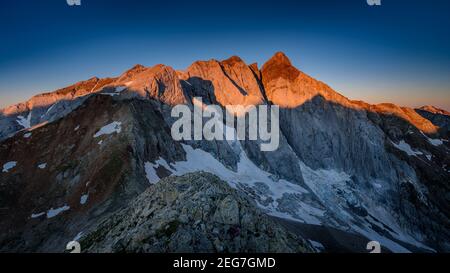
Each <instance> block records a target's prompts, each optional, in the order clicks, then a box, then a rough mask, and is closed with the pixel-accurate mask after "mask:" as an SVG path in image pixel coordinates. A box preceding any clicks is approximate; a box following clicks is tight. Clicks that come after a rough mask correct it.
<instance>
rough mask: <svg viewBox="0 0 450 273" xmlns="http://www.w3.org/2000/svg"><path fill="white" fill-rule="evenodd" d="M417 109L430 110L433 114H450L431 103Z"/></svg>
mask: <svg viewBox="0 0 450 273" xmlns="http://www.w3.org/2000/svg"><path fill="white" fill-rule="evenodd" d="M417 110H423V111H427V112H430V113H433V114H440V115H446V116H450V112H448V111H446V110H444V109H440V108H438V107H435V106H432V105H425V106H422V107H420V108H418V109H417Z"/></svg>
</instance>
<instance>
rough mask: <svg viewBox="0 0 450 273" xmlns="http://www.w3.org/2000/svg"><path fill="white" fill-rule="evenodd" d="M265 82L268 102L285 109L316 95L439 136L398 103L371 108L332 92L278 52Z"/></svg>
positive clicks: (266, 71)
mask: <svg viewBox="0 0 450 273" xmlns="http://www.w3.org/2000/svg"><path fill="white" fill-rule="evenodd" d="M261 75H262V81H263V85H264V88H265V91H266V95H267V98H268V100H269V101H271V102H272V103H274V104H277V105H280V106H281V107H284V108H295V107H299V106H301V105H302V104H304V103H305V102H307V101H310V100H312V99H313V98H314V97H316V96H321V97H323V98H324V99H326V100H327V101H328V102H332V103H336V104H339V105H342V106H345V107H347V108H352V109H355V110H363V111H371V112H375V113H379V114H386V115H395V116H397V117H399V118H401V119H404V120H405V121H408V122H409V123H411V124H412V125H414V126H415V127H417V128H418V129H419V130H421V131H423V132H425V133H429V134H432V133H436V132H437V127H436V126H434V125H433V124H432V123H431V122H430V121H429V120H427V119H425V118H423V117H422V116H420V115H419V114H417V113H416V111H414V109H412V108H408V107H399V106H397V105H395V104H388V103H383V104H378V105H370V104H368V103H365V102H362V101H352V100H349V99H348V98H346V97H344V96H342V95H340V94H339V93H337V92H335V91H334V90H333V89H331V88H330V87H329V86H328V85H326V84H324V83H322V82H320V81H318V80H316V79H314V78H312V77H310V76H308V75H306V74H305V73H303V72H301V71H299V70H298V69H297V68H295V67H294V66H292V64H291V62H290V60H289V59H288V58H287V57H286V55H284V54H283V53H281V52H278V53H276V54H275V55H274V56H273V57H272V58H271V59H270V60H269V61H268V62H266V63H265V64H264V66H263V67H262V69H261Z"/></svg>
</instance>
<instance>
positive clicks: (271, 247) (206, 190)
mask: <svg viewBox="0 0 450 273" xmlns="http://www.w3.org/2000/svg"><path fill="white" fill-rule="evenodd" d="M80 242H81V246H82V249H83V251H85V252H133V253H135V252H184V253H186V252H196V253H197V252H200V253H206V252H263V253H268V252H277V253H300V252H313V248H312V247H311V246H310V244H309V242H307V241H306V240H304V239H302V238H300V237H297V236H295V235H294V234H292V233H290V232H288V231H286V230H285V229H284V228H282V227H281V226H280V225H279V224H278V223H276V222H274V221H273V220H272V219H270V218H269V217H268V216H267V215H264V214H263V213H261V212H260V211H258V209H256V207H255V204H254V201H252V200H250V199H248V198H247V197H245V196H244V195H242V194H241V193H239V192H237V191H236V190H234V189H232V188H231V187H230V186H229V185H228V184H227V183H226V182H224V181H221V180H220V179H219V178H217V177H216V176H214V175H211V174H209V173H204V172H199V173H192V174H186V175H184V176H180V177H169V178H165V179H163V180H161V181H160V182H159V183H157V184H156V185H154V186H151V187H149V188H148V189H147V190H146V191H145V192H144V193H142V194H141V195H140V196H138V197H137V198H136V200H134V201H133V202H132V203H131V204H130V205H129V207H127V208H124V209H123V210H121V211H119V212H117V213H115V214H114V215H113V216H111V217H110V218H108V219H106V220H105V221H104V222H102V223H100V224H99V225H98V226H96V227H94V228H93V230H92V231H90V232H89V233H87V234H86V235H83V236H82V238H81V240H80Z"/></svg>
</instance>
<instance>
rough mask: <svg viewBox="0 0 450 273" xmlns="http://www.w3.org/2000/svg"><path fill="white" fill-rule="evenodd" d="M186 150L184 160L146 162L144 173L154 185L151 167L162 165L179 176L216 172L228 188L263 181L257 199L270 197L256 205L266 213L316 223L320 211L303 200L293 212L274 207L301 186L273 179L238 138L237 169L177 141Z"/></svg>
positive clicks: (156, 177) (153, 174) (251, 184)
mask: <svg viewBox="0 0 450 273" xmlns="http://www.w3.org/2000/svg"><path fill="white" fill-rule="evenodd" d="M181 145H182V147H183V149H184V151H185V152H186V161H177V162H175V163H173V164H170V165H169V164H168V163H167V161H166V160H165V159H163V158H159V159H158V160H157V161H156V162H155V163H151V162H146V163H145V172H146V175H147V179H148V180H149V181H150V183H152V184H154V183H157V182H158V181H159V180H160V177H159V176H158V175H157V174H156V171H155V168H158V167H159V166H163V167H164V168H166V169H167V170H168V171H170V172H172V175H177V176H179V175H183V174H186V173H191V172H196V171H205V172H209V173H212V174H215V175H217V176H218V177H219V178H220V179H222V180H224V181H226V182H227V183H228V184H229V185H230V186H231V187H232V188H235V189H238V187H242V185H245V186H247V187H249V188H253V189H255V188H257V187H258V185H261V184H264V185H265V186H267V190H266V191H265V193H264V195H261V196H260V197H261V200H267V199H269V197H270V198H271V199H272V200H273V201H272V202H269V203H268V204H265V205H263V204H261V203H259V202H258V201H257V203H258V206H260V207H261V208H262V209H264V210H266V211H268V213H269V214H271V215H274V216H279V217H284V218H287V219H296V220H297V221H299V219H302V220H303V222H307V223H311V224H319V223H320V221H319V220H318V219H319V217H322V216H323V213H324V211H323V210H320V209H317V208H314V207H311V206H310V205H308V204H306V203H301V204H300V206H299V208H298V210H297V211H296V212H295V215H291V214H289V213H287V212H284V211H280V210H279V209H278V199H280V198H283V197H284V195H285V194H290V193H292V194H301V193H308V191H307V190H305V189H304V188H303V187H301V186H299V185H297V184H294V183H291V182H289V181H287V180H284V179H279V180H275V179H274V178H272V177H273V175H272V174H270V173H268V172H266V171H264V170H262V169H260V168H259V167H258V166H256V165H255V164H254V163H253V162H252V161H251V160H250V159H249V158H248V157H247V155H246V153H245V151H244V150H243V149H242V147H241V146H240V143H239V142H238V141H235V142H233V143H232V145H234V146H235V148H236V150H238V151H240V160H239V162H238V164H237V171H236V172H235V171H233V170H231V169H228V168H227V167H225V166H224V165H223V164H222V163H221V162H220V161H218V160H217V159H216V158H214V157H213V156H212V155H211V154H210V153H207V152H205V151H204V150H201V149H194V148H192V147H191V146H189V145H185V144H181Z"/></svg>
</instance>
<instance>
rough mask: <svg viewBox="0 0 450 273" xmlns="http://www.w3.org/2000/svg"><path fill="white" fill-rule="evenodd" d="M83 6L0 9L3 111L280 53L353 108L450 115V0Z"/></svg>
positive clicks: (131, 0)
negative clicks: (153, 69)
mask: <svg viewBox="0 0 450 273" xmlns="http://www.w3.org/2000/svg"><path fill="white" fill-rule="evenodd" d="M81 2H82V5H81V6H79V7H70V6H68V5H67V4H66V1H65V0H45V1H38V0H32V1H30V0H8V1H2V7H1V9H0V35H1V36H0V37H1V41H0V107H3V106H6V105H9V104H12V103H16V102H19V101H23V100H26V99H27V98H29V97H30V96H32V95H34V94H37V93H42V92H44V91H52V90H55V89H57V88H60V87H64V86H67V85H69V84H72V83H74V82H77V81H80V80H84V79H88V78H90V77H92V76H98V77H107V76H117V75H119V74H120V73H122V72H123V71H124V70H126V69H128V68H130V67H131V66H133V65H134V64H137V63H141V64H143V65H146V66H151V65H154V64H157V63H164V64H167V65H170V66H172V67H174V68H176V69H184V68H186V67H188V66H189V65H190V64H191V63H192V62H194V61H196V60H202V59H211V58H215V59H224V58H228V57H229V56H231V55H239V56H241V57H242V58H243V59H244V60H245V61H247V62H248V63H252V62H258V63H259V64H260V65H262V64H263V63H264V62H265V61H266V60H267V59H268V58H270V57H271V56H272V55H273V53H274V52H276V51H283V52H285V53H286V54H287V55H288V56H289V57H290V59H291V60H292V62H293V64H294V65H296V66H297V67H298V68H299V69H301V70H302V71H304V72H305V73H308V74H310V75H311V76H313V77H315V78H317V79H319V80H322V81H324V82H326V83H328V84H329V85H330V86H331V87H333V88H334V89H336V90H337V91H339V92H341V93H342V94H344V95H345V96H347V97H350V98H352V99H361V100H365V101H368V102H371V103H378V102H394V103H397V104H400V105H407V106H421V105H425V104H433V105H436V106H439V107H442V108H444V109H447V110H450V3H449V1H445V0H434V1H424V0H420V1H419V0H382V5H381V6H379V7H371V6H368V5H367V4H366V0H341V1H339V0H308V1H299V0H297V1H285V0H276V1H264V0H259V1H243V0H241V1H232V0H229V1H194V0H191V1H189V0H185V1H175V0H171V1H138V0H81ZM244 2H245V3H244Z"/></svg>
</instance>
